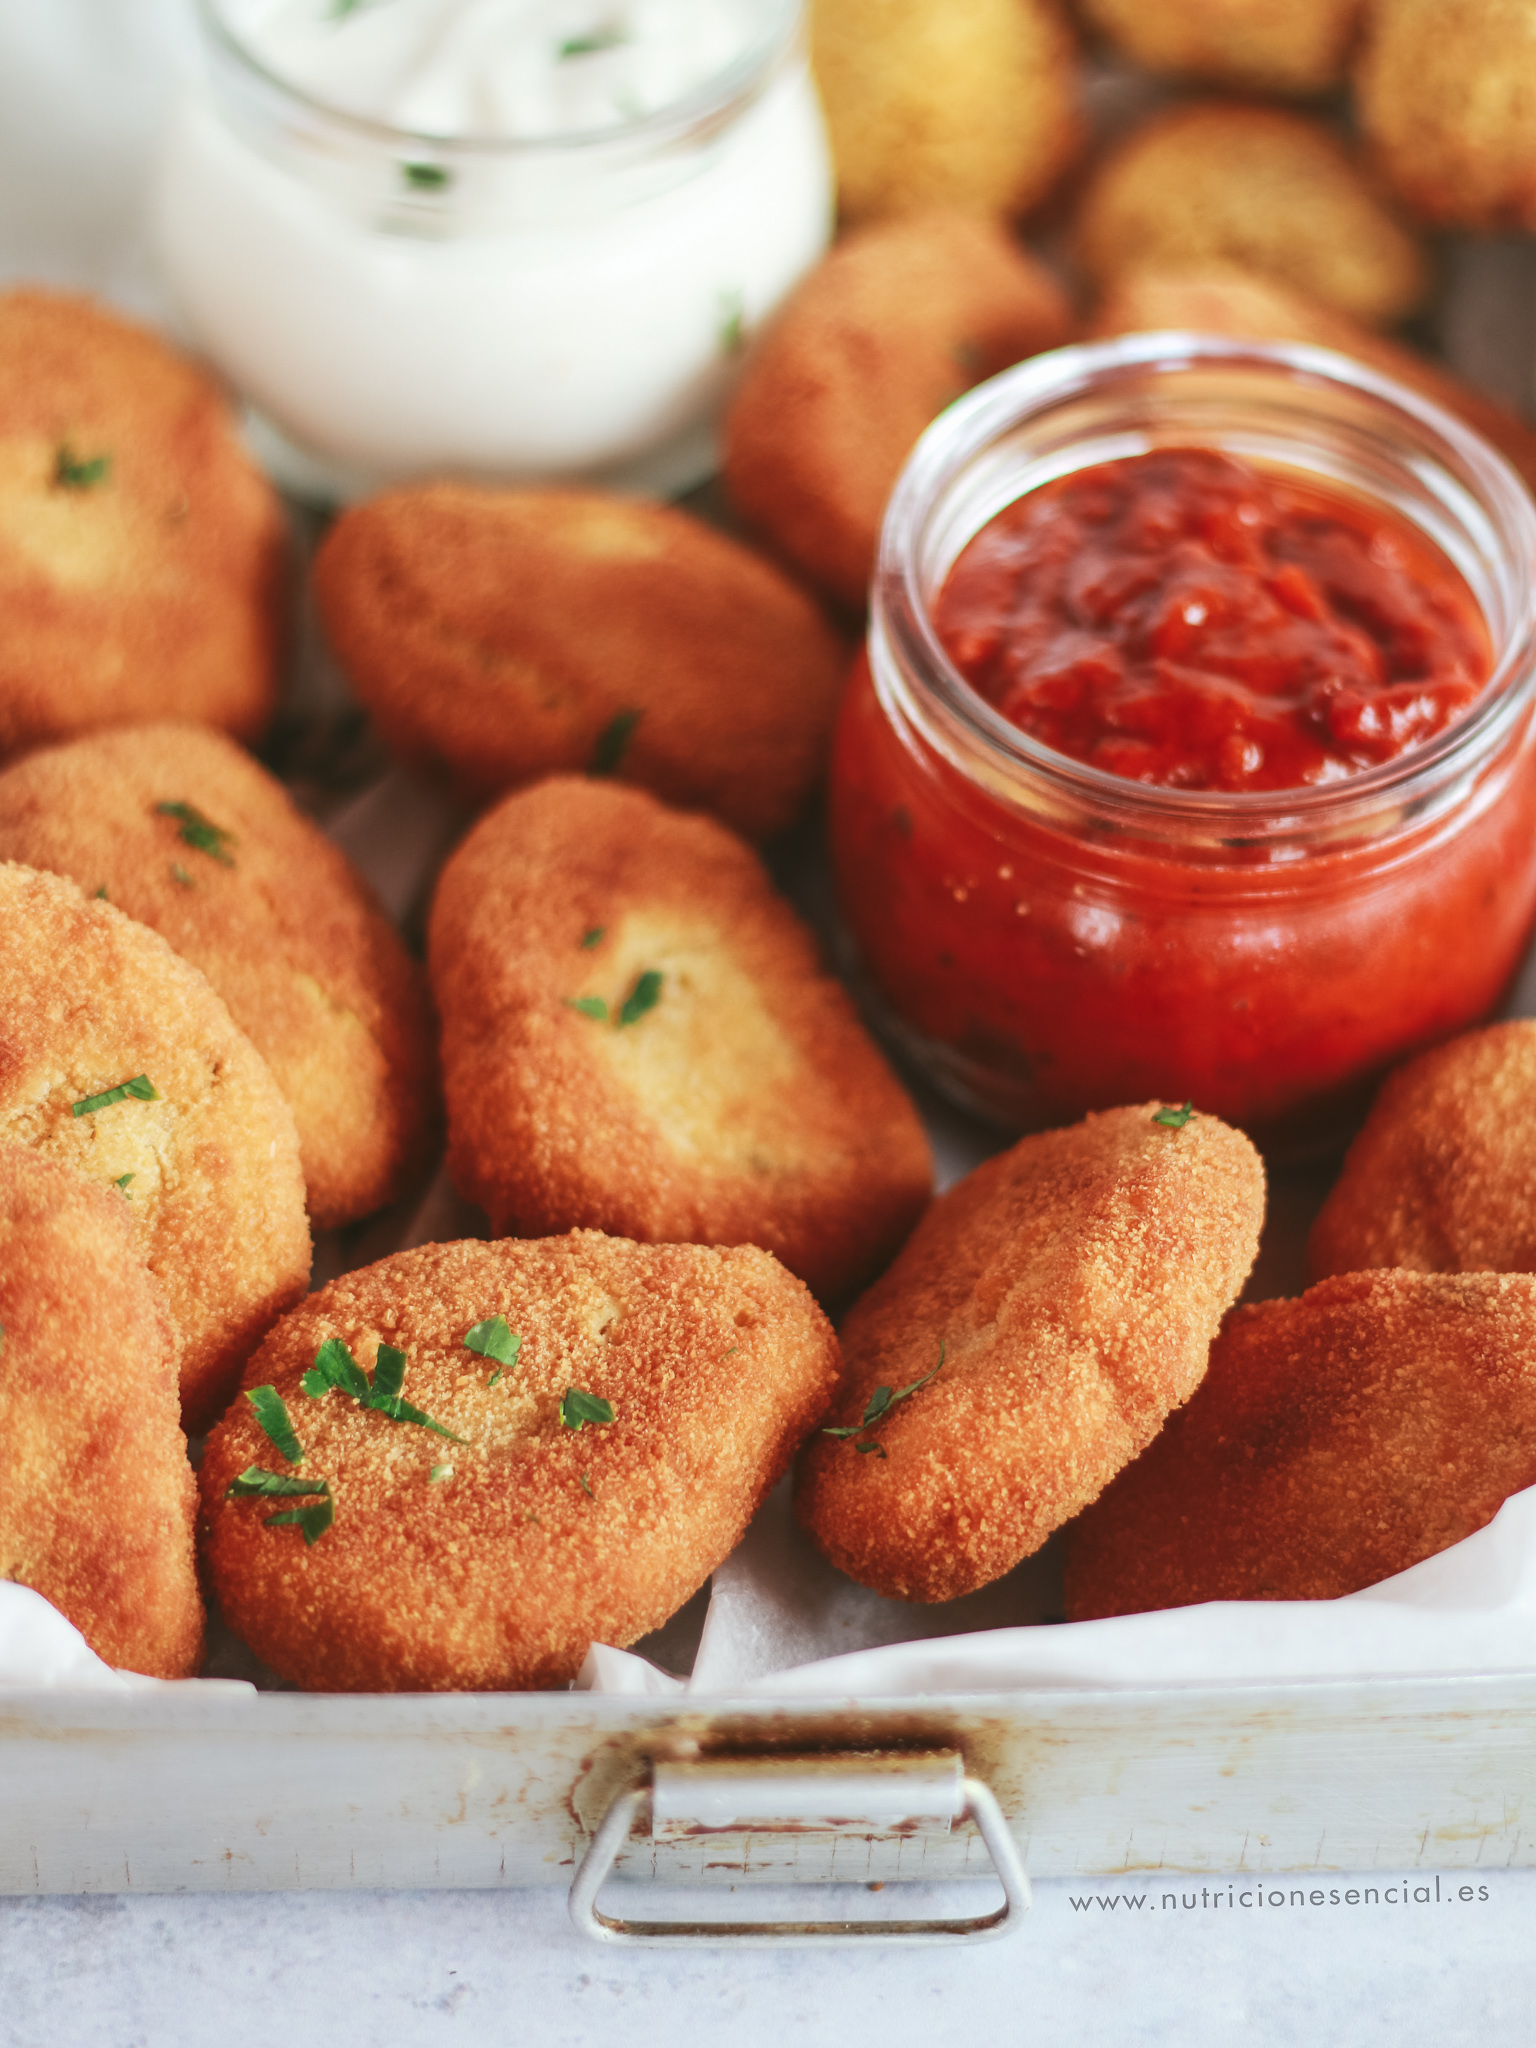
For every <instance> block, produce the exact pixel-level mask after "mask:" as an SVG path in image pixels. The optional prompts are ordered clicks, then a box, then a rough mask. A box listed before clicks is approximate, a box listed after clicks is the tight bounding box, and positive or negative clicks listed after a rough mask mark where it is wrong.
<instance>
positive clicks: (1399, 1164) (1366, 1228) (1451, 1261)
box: [1307, 1017, 1536, 1279]
mask: <svg viewBox="0 0 1536 2048" xmlns="http://www.w3.org/2000/svg"><path fill="white" fill-rule="evenodd" d="M1372 1266H1405V1267H1409V1268H1411V1269H1412V1270H1413V1271H1414V1272H1416V1273H1487V1272H1492V1273H1536V1020H1532V1019H1531V1018H1528V1017H1521V1018H1517V1019H1516V1020H1515V1021H1514V1022H1513V1023H1509V1024H1490V1025H1489V1026H1488V1027H1487V1029H1486V1030H1483V1031H1469V1032H1467V1033H1466V1034H1465V1035H1464V1036H1463V1037H1461V1038H1453V1039H1452V1040H1451V1041H1450V1043H1449V1044H1448V1045H1440V1046H1436V1047H1435V1048H1434V1049H1433V1051H1430V1052H1426V1053H1420V1055H1419V1057H1418V1058H1417V1059H1413V1060H1409V1062H1408V1063H1407V1065H1406V1066H1402V1067H1399V1068H1398V1069H1397V1071H1396V1073H1394V1074H1389V1075H1388V1077H1387V1079H1386V1081H1385V1082H1384V1083H1383V1085H1382V1089H1381V1093H1380V1094H1379V1095H1378V1096H1377V1097H1376V1100H1375V1102H1374V1104H1373V1105H1372V1108H1371V1113H1370V1115H1369V1116H1368V1117H1367V1118H1366V1120H1365V1126H1364V1128H1363V1129H1362V1130H1361V1132H1360V1135H1359V1136H1358V1137H1357V1138H1356V1139H1355V1142H1354V1143H1353V1145H1351V1146H1350V1148H1349V1151H1348V1153H1347V1155H1346V1157H1345V1160H1344V1170H1343V1172H1342V1173H1341V1174H1340V1176H1339V1179H1338V1181H1337V1182H1336V1183H1335V1185H1334V1188H1333V1191H1332V1193H1331V1194H1330V1195H1329V1197H1328V1199H1327V1201H1326V1202H1325V1203H1324V1204H1323V1207H1322V1210H1321V1212H1320V1214H1319V1215H1318V1218H1317V1221H1316V1222H1315V1223H1314V1224H1313V1226H1312V1235H1311V1239H1310V1240H1309V1242H1308V1245H1307V1269H1308V1271H1309V1272H1310V1273H1311V1275H1312V1277H1313V1278H1314V1279H1321V1278H1322V1277H1323V1276H1324V1275H1325V1274H1328V1273H1362V1272H1364V1271H1366V1269H1367V1268H1369V1267H1372Z"/></svg>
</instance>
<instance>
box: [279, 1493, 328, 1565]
mask: <svg viewBox="0 0 1536 2048" xmlns="http://www.w3.org/2000/svg"><path fill="white" fill-rule="evenodd" d="M261 1519H262V1521H263V1522H264V1523H265V1525H266V1527H267V1528H269V1529H302V1530H303V1531H304V1547H305V1549H306V1550H307V1549H308V1548H309V1546H310V1545H311V1544H312V1543H318V1542H319V1541H320V1538H321V1537H322V1536H323V1535H324V1534H325V1532H326V1530H327V1529H329V1528H330V1526H331V1524H332V1523H333V1522H334V1521H335V1519H336V1503H335V1501H333V1500H332V1498H331V1495H330V1489H329V1488H327V1489H326V1492H325V1495H324V1498H323V1499H321V1500H317V1501H316V1502H314V1504H313V1505H312V1506H311V1507H307V1508H286V1509H284V1511H283V1512H282V1514H280V1515H263V1516H262V1518H261Z"/></svg>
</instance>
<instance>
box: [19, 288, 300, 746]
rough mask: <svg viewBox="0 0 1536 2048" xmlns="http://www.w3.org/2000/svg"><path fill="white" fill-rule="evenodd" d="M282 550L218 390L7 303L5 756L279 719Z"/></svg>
mask: <svg viewBox="0 0 1536 2048" xmlns="http://www.w3.org/2000/svg"><path fill="white" fill-rule="evenodd" d="M286 552H287V540H286V531H285V527H284V523H283V518H282V514H281V511H280V509H279V506H278V500H277V496H276V493H275V492H274V491H273V489H272V487H271V485H270V484H269V483H268V482H267V480H266V478H265V477H264V476H263V475H262V473H261V471H260V470H259V469H258V468H257V467H256V464H255V463H254V462H253V461H252V460H251V459H250V457H249V456H248V455H247V454H246V453H245V450H244V449H243V448H242V446H241V444H240V440H239V437H238V435H237V433H236V431H235V420H234V415H233V414H232V412H231V411H230V408H229V406H228V404H227V403H226V401H225V399H224V396H223V393H222V392H221V391H220V390H219V388H218V386H217V385H216V384H215V383H214V381H213V379H212V378H211V377H210V376H209V375H208V374H207V373H206V372H205V371H203V370H201V369H199V368H197V366H196V365H195V364H193V363H190V362H188V361H187V360H186V358H185V357H183V356H180V355H177V354H176V353H175V352H174V351H173V350H172V349H170V348H168V347H167V346H166V344H165V343H164V342H163V341H160V340H159V339H158V338H157V337H156V336H154V335H152V334H149V333H147V332H145V330H144V329H143V328H141V327H137V326H134V325H133V324H132V323H130V322H129V321H127V320H124V319H122V318H121V317H120V316H119V315H118V314H115V313H109V312H107V311H106V310H105V308H103V307H101V306H97V305H94V304H93V303H92V302H91V301H90V300H88V299H78V298H70V297H66V296H64V295H63V294H60V293H55V292H42V291H16V292H9V293H5V294H3V295H0V755H4V754H14V753H17V752H19V751H21V750H22V749H24V748H27V747H32V746H36V745H38V744H39V743H40V742H42V741H46V740H58V739H67V738H69V737H71V736H72V735H73V734H75V733H81V732H90V731H93V730H94V729H95V728H96V727H97V726H102V725H121V724H125V723H128V722H130V721H132V720H135V719H143V718H195V719H200V720H202V721H203V722H205V723H206V724H209V725H220V726H224V727H226V728H227V729H228V730H229V731H230V732H233V733H238V734H239V735H240V736H241V737H242V738H246V739H254V738H255V737H256V736H257V735H258V734H259V733H261V732H262V731H263V730H264V728H265V727H266V724H267V721H268V720H269V718H270V717H271V715H272V711H273V708H274V706H275V704H276V701H277V679H278V678H277V669H278V658H279V653H280V623H281V622H280V608H281V607H280V600H281V591H282V578H283V573H284V561H285V557H286Z"/></svg>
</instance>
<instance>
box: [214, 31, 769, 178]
mask: <svg viewBox="0 0 1536 2048" xmlns="http://www.w3.org/2000/svg"><path fill="white" fill-rule="evenodd" d="M764 4H765V6H766V9H767V12H768V17H769V18H768V22H767V26H766V27H765V28H764V29H763V31H762V32H761V33H760V34H759V35H758V36H757V37H755V38H754V40H753V41H751V42H749V43H748V44H747V46H746V48H745V49H744V50H741V51H740V52H738V54H737V55H736V56H735V57H733V58H732V59H731V61H730V63H729V64H727V65H725V66H724V67H723V68H722V69H721V70H719V71H717V72H716V73H715V74H714V75H713V77H711V78H707V79H705V80H704V82H703V84H701V85H697V86H694V87H692V88H690V90H689V91H688V92H686V93H684V94H682V96H681V97H680V98H678V99H675V100H671V101H669V102H668V103H667V105H665V106H663V107H657V108H655V109H653V110H652V111H651V112H650V113H648V114H640V115H636V116H634V117H632V118H623V119H620V120H618V121H613V122H609V123H608V124H607V125H605V126H603V127H599V128H575V129H563V130H555V131H553V132H551V133H550V134H547V135H477V134H468V135H465V134H456V135H450V134H436V133H434V132H433V131H431V130H430V129H421V128H401V127H397V126H396V125H395V124H394V123H393V122H391V121H382V120H379V119H377V118H375V117H373V116H371V115H367V114H357V113H353V112H351V111H350V110H349V109H347V108H345V107H338V106H336V105H334V104H333V103H332V102H331V101H329V100H325V99H321V98H319V97H317V96H316V95H315V94H314V93H311V92H308V91H306V90H305V88H304V87H303V86H300V85H295V84H294V82H293V81H292V79H289V78H285V77H284V76H283V74H282V73H281V72H280V71H274V70H273V69H272V68H271V66H270V65H269V64H267V63H265V62H264V61H263V59H262V58H260V57H259V56H258V55H257V54H256V52H255V51H254V50H253V49H252V48H251V47H250V45H249V44H248V43H246V42H244V41H243V40H242V39H241V37H240V36H239V35H238V34H237V33H236V31H235V29H234V28H233V26H232V25H231V24H230V23H229V21H227V20H226V19H225V16H224V11H223V7H222V5H221V0H195V8H196V15H197V20H198V23H199V25H200V27H201V28H202V31H203V34H204V36H205V37H206V38H207V40H208V42H209V43H210V44H212V45H213V47H214V48H215V49H217V50H218V52H219V53H220V54H221V55H222V56H223V57H225V58H226V59H227V60H229V61H230V62H231V63H233V64H234V65H235V66H236V67H237V69H238V70H239V71H240V72H242V73H243V74H244V75H245V77H246V78H247V79H248V80H249V81H250V82H252V83H253V84H255V85H256V86H258V87H259V88H260V89H261V90H262V91H263V92H266V93H269V94H271V95H272V96H273V97H275V98H277V99H278V100H280V101H282V102H284V103H286V104H287V105H288V106H289V107H292V108H297V109H302V111H303V112H304V113H305V114H306V115H307V116H308V117H310V118H311V119H314V120H318V121H321V122H326V123H330V124H331V125H333V126H334V127H335V128H336V129H337V130H339V131H340V132H341V133H343V134H347V135H350V136H351V137H353V138H354V140H356V141H359V142H367V143H372V144H374V145H376V146H377V147H378V148H380V149H383V150H387V151H389V152H390V153H392V154H395V155H399V154H400V153H402V152H403V151H406V150H411V149H421V150H428V151H430V152H432V154H434V155H436V156H439V157H446V158H448V159H450V160H452V161H456V162H460V163H463V162H465V161H467V160H470V159H473V158H489V159H493V160H502V161H508V160H512V159H519V158H521V159H527V158H530V157H537V156H540V155H543V154H545V153H549V154H551V155H564V156H566V157H568V158H574V157H577V156H579V155H580V154H581V153H582V152H584V151H587V150H594V151H595V150H599V149H602V148H611V147H612V146H613V144H615V143H651V144H654V145H656V146H658V147H662V146H665V145H666V144H668V143H672V142H676V141H680V140H682V139H683V138H684V137H685V136H687V135H688V134H689V133H690V132H692V131H693V130H695V129H698V128H706V129H707V128H709V127H710V126H712V125H713V124H714V123H716V122H718V121H719V120H720V119H721V117H722V116H724V115H727V114H729V113H730V112H731V111H732V110H733V109H735V108H737V107H739V106H741V105H743V104H744V103H745V102H746V101H748V100H750V99H751V98H752V97H753V95H754V94H755V93H756V92H757V90H758V89H759V87H760V86H761V85H762V83H763V81H764V80H765V78H766V77H767V75H768V74H769V73H770V72H771V71H772V70H773V68H774V67H775V65H777V64H778V62H779V61H780V59H781V58H782V57H783V55H784V53H785V51H786V50H787V49H789V47H790V46H791V44H792V43H793V42H794V41H795V39H796V38H797V37H798V35H799V34H800V28H801V20H802V16H803V13H804V0H764Z"/></svg>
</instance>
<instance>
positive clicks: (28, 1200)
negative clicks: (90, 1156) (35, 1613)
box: [0, 1145, 203, 1678]
mask: <svg viewBox="0 0 1536 2048" xmlns="http://www.w3.org/2000/svg"><path fill="white" fill-rule="evenodd" d="M134 1239H135V1232H134V1226H133V1217H132V1214H131V1211H130V1209H129V1205H128V1204H127V1202H125V1201H124V1199H123V1197H122V1196H121V1195H120V1194H119V1193H118V1192H117V1191H116V1190H115V1189H112V1188H103V1187H98V1186H96V1185H94V1184H93V1183H92V1182H90V1181H88V1180H87V1179H86V1178H85V1176H84V1175H83V1174H79V1173H75V1172H74V1171H73V1170H72V1169H71V1168H69V1167H67V1166H61V1165H59V1164H58V1162H57V1161H56V1160H52V1159H43V1158H40V1157H39V1156H38V1154H37V1153H35V1152H29V1151H27V1150H26V1149H25V1148H24V1147H23V1146H20V1145H0V1464H3V1466H4V1472H5V1479H4V1484H3V1485H0V1579H14V1580H15V1581H16V1582H17V1583H18V1584H19V1585H23V1586H30V1587H32V1589H33V1590H34V1592H38V1593H41V1594H42V1596H43V1598H44V1599H45V1600H49V1601H51V1602H52V1603H53V1605H54V1606H55V1607H57V1608H58V1610H59V1612H60V1613H61V1614H62V1615H63V1616H64V1617H65V1619H66V1620H68V1621H72V1622H73V1623H74V1625H75V1627H76V1628H77V1629H79V1631H80V1633H81V1635H83V1636H84V1637H85V1640H86V1641H87V1642H88V1643H89V1644H90V1646H91V1648H92V1649H93V1650H94V1651H95V1652H96V1654H97V1656H98V1657H103V1658H105V1659H106V1661H107V1663H109V1664H115V1665H118V1666H120V1667H126V1668H127V1669H128V1670H131V1671H142V1672H145V1673H147V1674H148V1675H149V1676H150V1677H151V1678H186V1677H188V1676H189V1675H190V1674H191V1673H192V1672H193V1671H195V1670H196V1668H197V1666H198V1663H199V1661H200V1659H201V1655H202V1644H203V1603H202V1601H201V1599H200V1598H199V1597H198V1590H197V1573H196V1568H195V1565H194V1563H193V1556H192V1518H193V1505H194V1491H195V1490H194V1487H193V1484H192V1468H191V1467H190V1465H188V1463H187V1445H186V1439H185V1437H183V1435H182V1433H181V1430H180V1427H179V1426H178V1423H177V1395H176V1333H175V1329H174V1326H173V1325H172V1322H171V1318H170V1315H169V1314H168V1312H167V1310H166V1306H165V1300H164V1297H163V1295H162V1294H161V1291H160V1288H159V1287H158V1285H157V1284H156V1282H155V1280H154V1279H153V1278H152V1276H151V1274H150V1271H149V1268H148V1267H147V1266H146V1265H145V1263H144V1260H143V1256H142V1254H141V1253H140V1252H139V1250H138V1248H137V1247H136V1245H135V1242H134Z"/></svg>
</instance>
